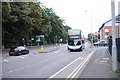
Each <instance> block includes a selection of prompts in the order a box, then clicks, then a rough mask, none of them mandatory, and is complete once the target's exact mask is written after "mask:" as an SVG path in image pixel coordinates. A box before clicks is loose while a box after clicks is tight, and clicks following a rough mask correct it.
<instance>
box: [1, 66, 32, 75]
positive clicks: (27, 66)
mask: <svg viewBox="0 0 120 80" xmlns="http://www.w3.org/2000/svg"><path fill="white" fill-rule="evenodd" d="M27 67H30V65H26V66H24V67H20V68H18V69H13V70H11V71H8V72H5V73H3V74H2V75H6V74H9V73H12V72H15V71H19V70H21V69H24V68H27Z"/></svg>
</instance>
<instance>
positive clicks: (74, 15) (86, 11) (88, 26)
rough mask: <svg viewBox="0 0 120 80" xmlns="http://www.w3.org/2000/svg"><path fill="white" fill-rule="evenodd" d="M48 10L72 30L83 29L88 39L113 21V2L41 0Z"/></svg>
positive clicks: (105, 0)
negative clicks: (106, 23) (105, 23)
mask: <svg viewBox="0 0 120 80" xmlns="http://www.w3.org/2000/svg"><path fill="white" fill-rule="evenodd" d="M39 1H40V2H41V3H42V5H44V6H46V7H47V8H53V11H54V12H55V13H56V14H57V15H58V16H59V17H60V18H61V19H64V20H65V25H68V26H69V27H71V28H72V29H81V30H82V31H83V33H84V35H85V37H87V35H88V34H89V33H91V32H92V33H94V32H98V30H99V28H100V27H101V26H102V24H103V23H104V22H106V21H107V20H109V19H111V0H39ZM119 1H120V0H115V15H118V2H119Z"/></svg>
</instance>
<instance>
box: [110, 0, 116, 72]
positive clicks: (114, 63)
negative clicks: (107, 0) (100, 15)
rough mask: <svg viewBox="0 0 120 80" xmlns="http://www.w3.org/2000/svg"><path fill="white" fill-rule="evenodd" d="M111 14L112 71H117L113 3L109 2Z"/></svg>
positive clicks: (112, 0) (112, 1)
mask: <svg viewBox="0 0 120 80" xmlns="http://www.w3.org/2000/svg"><path fill="white" fill-rule="evenodd" d="M111 14H112V70H113V71H114V72H116V71H117V52H116V37H115V1H114V0H111Z"/></svg>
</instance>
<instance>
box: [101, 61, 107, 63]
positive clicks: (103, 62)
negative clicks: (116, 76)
mask: <svg viewBox="0 0 120 80" xmlns="http://www.w3.org/2000/svg"><path fill="white" fill-rule="evenodd" d="M99 62H101V63H106V62H107V61H99Z"/></svg>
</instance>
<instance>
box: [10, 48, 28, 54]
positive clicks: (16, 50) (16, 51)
mask: <svg viewBox="0 0 120 80" xmlns="http://www.w3.org/2000/svg"><path fill="white" fill-rule="evenodd" d="M28 53H29V50H28V49H27V48H26V47H24V46H18V47H12V48H10V50H9V55H10V56H18V55H23V54H28Z"/></svg>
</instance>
